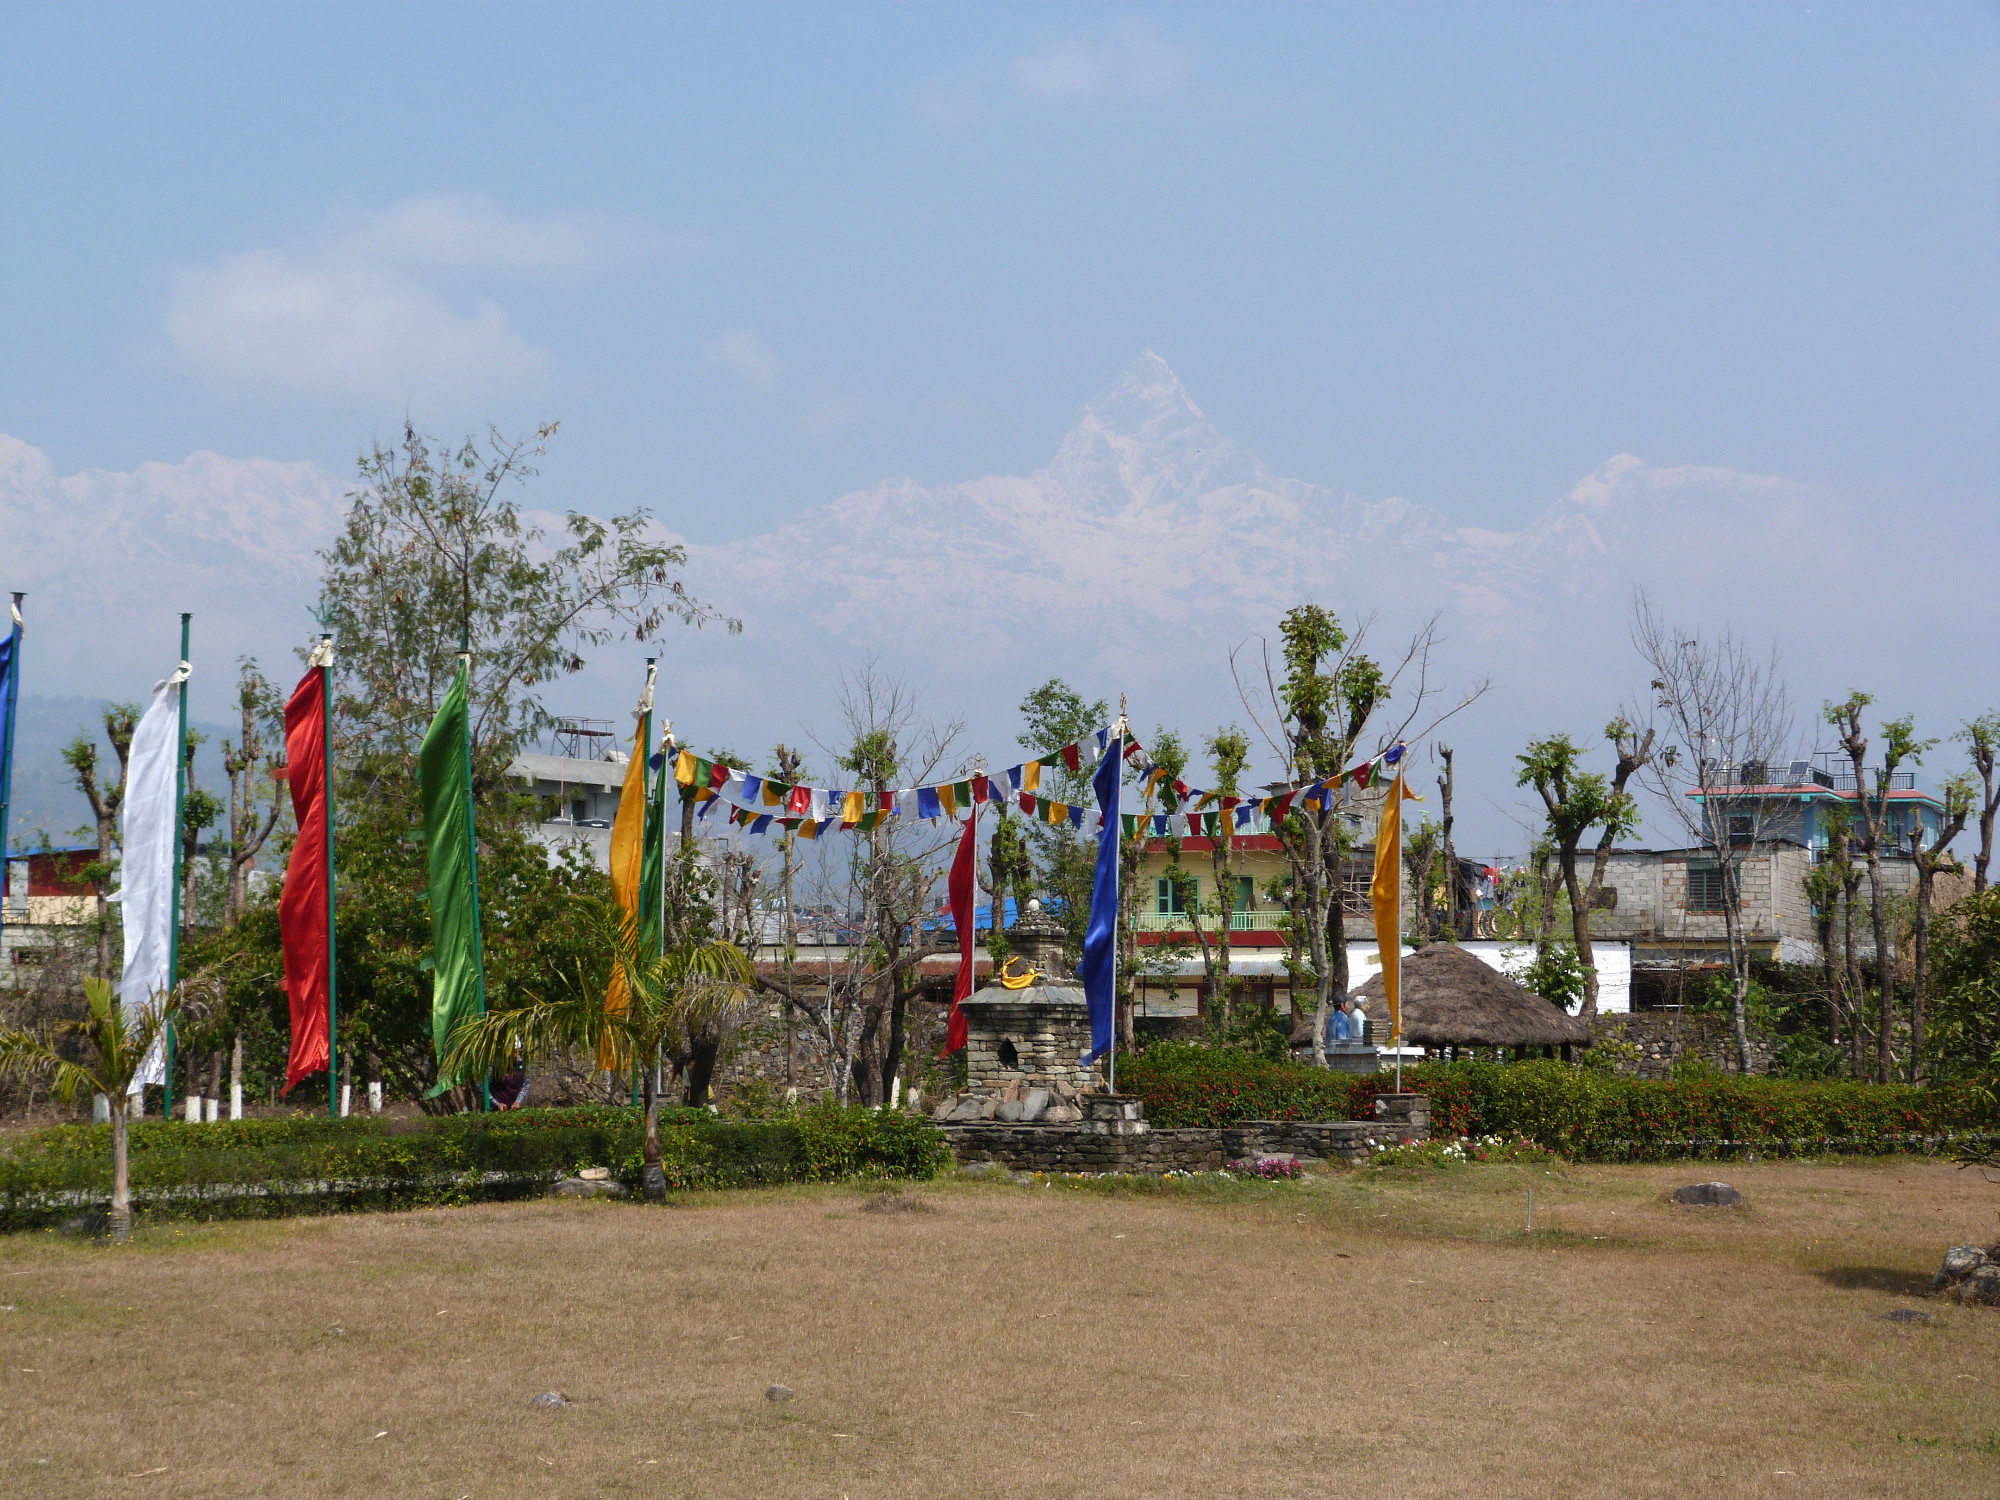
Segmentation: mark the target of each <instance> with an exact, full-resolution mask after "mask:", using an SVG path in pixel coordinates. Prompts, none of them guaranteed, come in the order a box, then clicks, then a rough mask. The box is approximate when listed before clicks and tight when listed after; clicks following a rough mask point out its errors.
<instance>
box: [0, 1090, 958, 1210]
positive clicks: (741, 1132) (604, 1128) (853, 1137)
mask: <svg viewBox="0 0 2000 1500" xmlns="http://www.w3.org/2000/svg"><path fill="white" fill-rule="evenodd" d="M643 1134H644V1118H643V1115H642V1112H641V1111H639V1110H636V1109H622V1108H615V1107H604V1106H583V1107H578V1108H569V1109H524V1110H519V1111H515V1112H510V1113H506V1114H494V1115H455V1116H450V1117H446V1118H442V1119H434V1120H396V1119H374V1118H350V1119H346V1120H325V1119H311V1118H300V1119H291V1120H240V1121H231V1122H228V1123H217V1124H213V1125H191V1124H186V1123H183V1122H181V1121H177V1120H147V1121H142V1122H139V1123H136V1124H135V1125H134V1126H133V1127H132V1132H131V1162H132V1193H133V1198H134V1200H135V1205H136V1206H137V1207H138V1209H139V1210H140V1212H141V1214H142V1215H143V1216H149V1217H166V1216H191V1217H204V1218H208V1217H262V1216H269V1215H280V1214H289V1213H314V1212H326V1211H330V1210H340V1209H356V1208H407V1207H414V1206H418V1205H421V1204H436V1203H458V1202H468V1201H471V1200H473V1199H502V1198H514V1197H525V1196H532V1195H534V1194H537V1193H540V1192H543V1191H545V1190H546V1189H547V1188H548V1186H549V1185H550V1184H551V1183H553V1182H554V1181H555V1179H556V1178H557V1177H559V1176H562V1175H565V1174H568V1173H573V1172H575V1171H577V1170H578V1169H579V1168H582V1167H587V1166H598V1167H608V1168H610V1169H611V1172H612V1175H613V1176H615V1177H617V1178H618V1179H619V1180H620V1181H622V1182H624V1183H625V1184H626V1185H627V1186H629V1187H632V1188H634V1189H635V1190H636V1189H637V1187H638V1185H639V1171H640V1151H641V1145H642V1141H643ZM660 1148H661V1157H662V1162H661V1164H662V1166H663V1168H664V1169H665V1172H666V1176H667V1183H668V1185H669V1186H670V1187H672V1188H676V1189H686V1188H711V1187H714V1188H723V1187H746V1186H753V1185H757V1184H766V1183H783V1182H827V1181H832V1180H835V1179H838V1178H843V1177H885V1178H894V1177H903V1178H923V1177H930V1176H934V1175H935V1174H936V1173H937V1172H939V1171H941V1170H942V1169H943V1168H944V1167H945V1166H946V1165H948V1164H949V1161H950V1153H949V1151H948V1149H947V1147H946V1146H945V1143H944V1138H943V1136H942V1135H941V1134H940V1133H939V1132H938V1131H937V1130H935V1129H933V1128H932V1127H931V1126H929V1125H928V1124H926V1123H925V1122H924V1121H922V1120H921V1119H918V1118H915V1117H913V1116H907V1115H902V1114H895V1113H891V1112H888V1111H872V1110H865V1109H848V1110H843V1109H837V1108H832V1107H827V1108H816V1109H807V1110H801V1111H798V1112H796V1113H793V1114H790V1115H786V1116H782V1117H778V1118H772V1119H761V1120H724V1119H719V1118H717V1117H716V1116H715V1115H713V1114H711V1113H709V1112H708V1111H707V1110H663V1111H662V1112H661V1116H660ZM110 1191H111V1127H110V1126H108V1125H61V1126H55V1127H53V1128H50V1129H46V1130H38V1131H33V1132H29V1133H25V1134H23V1135H20V1136H16V1137H13V1138H12V1139H10V1140H8V1141H7V1142H6V1143H5V1144H4V1145H0V1229H6V1230H13V1229H27V1228H34V1227H37V1226H42V1225H47V1224H50V1223H55V1222H60V1221H61V1220H62V1219H64V1218H67V1217H69V1216H71V1215H74V1214H77V1213H80V1212H85V1211H89V1210H94V1209H96V1208H99V1207H101V1206H102V1204H103V1202H104V1201H106V1200H108V1198H109V1196H110Z"/></svg>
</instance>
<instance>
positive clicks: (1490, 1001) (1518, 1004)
mask: <svg viewBox="0 0 2000 1500" xmlns="http://www.w3.org/2000/svg"><path fill="white" fill-rule="evenodd" d="M1354 993H1355V996H1356V998H1358V999H1360V1000H1361V1001H1362V1002H1363V1004H1364V1005H1365V1006H1366V1007H1367V1010H1368V1016H1369V1019H1370V1020H1371V1021H1380V1022H1382V1023H1383V1029H1384V1030H1386V1029H1387V1024H1388V1020H1389V1003H1388V1001H1387V999H1386V998H1385V997H1384V996H1383V994H1382V975H1381V972H1380V971H1379V970H1378V971H1377V972H1376V974H1375V977H1374V978H1372V979H1370V980H1369V981H1368V982H1367V983H1366V984H1364V985H1362V986H1361V988H1360V989H1358V990H1356V991H1355V992H1354ZM1402 1001H1403V1040H1404V1042H1405V1043H1407V1044H1409V1045H1411V1046H1417V1047H1558V1046H1561V1045H1562V1044H1563V1043H1564V1042H1570V1043H1573V1044H1575V1045H1577V1046H1582V1047H1588V1046H1589V1045H1590V1042H1591V1033H1590V1027H1589V1026H1587V1025H1586V1024H1585V1023H1584V1022H1582V1021H1580V1020H1578V1019H1577V1018H1576V1017H1575V1016H1571V1015H1567V1014H1565V1013H1564V1012H1563V1011H1562V1010H1561V1009H1560V1008H1559V1007H1557V1006H1554V1005H1551V1004H1550V1003H1549V1002H1548V1001H1546V1000H1544V999H1543V998H1542V997H1541V996H1540V995H1537V994H1536V993H1535V992H1534V991H1533V990H1530V989H1527V988H1525V987H1523V986H1521V985H1519V984H1516V983H1515V982H1514V981H1513V980H1511V979H1509V978H1508V977H1507V976H1506V975H1505V974H1502V973H1501V972H1500V971H1499V970H1498V969H1495V968H1493V967H1492V966H1491V965H1489V964H1487V963H1484V962H1482V961H1481V960H1480V959H1477V958H1475V957H1473V955H1472V954H1470V953H1467V952H1466V951H1465V950H1464V949H1463V948H1460V947H1458V946H1457V945H1456V944H1453V943H1430V944H1427V945H1426V946H1424V947H1422V948H1419V949H1418V950H1417V951H1416V952H1415V953H1405V954H1404V955H1403V982H1402Z"/></svg>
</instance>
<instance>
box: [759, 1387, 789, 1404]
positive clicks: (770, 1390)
mask: <svg viewBox="0 0 2000 1500" xmlns="http://www.w3.org/2000/svg"><path fill="white" fill-rule="evenodd" d="M764 1399H765V1400H766V1401H789V1400H791V1399H792V1388H791V1387H790V1386H788V1385H773V1386H766V1387H765V1388H764Z"/></svg>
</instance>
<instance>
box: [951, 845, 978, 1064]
mask: <svg viewBox="0 0 2000 1500" xmlns="http://www.w3.org/2000/svg"><path fill="white" fill-rule="evenodd" d="M977 827H978V820H977V819H974V818H967V819H966V820H965V832H964V833H962V834H960V835H959V837H958V853H957V855H956V856H954V858H953V859H952V862H951V881H950V883H949V885H948V886H947V887H946V889H947V890H948V891H949V892H950V893H951V923H952V926H954V927H956V928H957V929H958V982H957V983H956V984H955V985H953V986H952V990H951V1017H950V1019H949V1020H947V1021H946V1022H945V1028H944V1050H945V1051H947V1052H956V1051H958V1049H959V1048H961V1047H963V1046H964V1045H965V1034H966V1022H965V1012H964V1011H962V1010H960V1009H959V1008H958V1005H959V1002H960V1001H961V1000H966V999H969V998H970V997H971V995H972V895H973V879H972V867H973V864H974V862H975V860H976V859H977V857H978V851H977V850H975V849H974V847H973V842H972V841H973V834H974V832H975V830H976V829H977Z"/></svg>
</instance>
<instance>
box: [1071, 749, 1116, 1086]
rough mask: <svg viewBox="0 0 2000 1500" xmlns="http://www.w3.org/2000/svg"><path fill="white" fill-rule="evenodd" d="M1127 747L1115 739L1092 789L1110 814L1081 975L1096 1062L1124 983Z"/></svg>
mask: <svg viewBox="0 0 2000 1500" xmlns="http://www.w3.org/2000/svg"><path fill="white" fill-rule="evenodd" d="M1124 748H1125V747H1124V746H1123V745H1122V744H1121V743H1120V742H1119V740H1117V739H1114V740H1112V742H1111V746H1110V748H1109V749H1107V750H1106V751H1105V752H1104V758H1103V759H1102V760H1101V761H1099V762H1098V763H1097V775H1096V776H1094V777H1093V778H1092V779H1091V789H1092V790H1093V791H1095V792H1096V793H1097V807H1098V810H1099V811H1100V812H1102V813H1103V814H1104V831H1103V832H1102V833H1100V834H1099V835H1098V836H1097V878H1096V879H1095V880H1094V881H1093V882H1092V883H1091V887H1090V925H1089V926H1088V927H1086V928H1085V929H1084V933H1083V962H1082V963H1080V964H1078V965H1077V969H1076V974H1077V978H1079V979H1081V980H1082V981H1083V998H1084V1000H1085V1001H1086V1002H1088V1004H1089V1006H1090V1054H1089V1056H1087V1057H1086V1058H1085V1059H1084V1061H1085V1062H1096V1061H1097V1059H1098V1058H1100V1057H1102V1056H1103V1055H1104V1054H1105V1053H1106V1052H1107V1051H1109V1050H1110V1047H1111V1011H1112V996H1113V995H1114V994H1115V992H1116V990H1117V985H1118V830H1119V822H1118V787H1119V781H1120V776H1119V773H1120V771H1121V770H1122V769H1123V767H1124V760H1125V757H1124V753H1123V752H1124Z"/></svg>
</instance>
